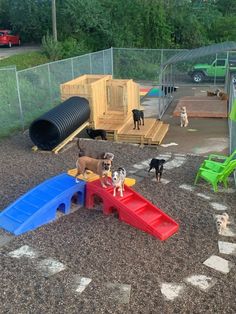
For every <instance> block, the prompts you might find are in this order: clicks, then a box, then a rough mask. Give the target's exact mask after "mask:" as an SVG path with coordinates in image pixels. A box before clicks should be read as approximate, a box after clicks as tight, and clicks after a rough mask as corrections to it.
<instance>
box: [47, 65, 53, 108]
mask: <svg viewBox="0 0 236 314" xmlns="http://www.w3.org/2000/svg"><path fill="white" fill-rule="evenodd" d="M48 86H49V93H50V99H51V103H53V98H52V82H51V72H50V64H49V63H48Z"/></svg>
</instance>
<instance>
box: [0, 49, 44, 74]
mask: <svg viewBox="0 0 236 314" xmlns="http://www.w3.org/2000/svg"><path fill="white" fill-rule="evenodd" d="M47 62H49V59H48V58H47V57H46V56H45V55H44V54H42V52H41V51H34V52H30V53H22V54H18V55H14V56H10V57H8V58H5V59H2V60H0V68H1V67H8V66H12V65H15V66H16V68H17V70H18V71H19V70H24V69H27V68H31V67H34V66H37V65H40V64H44V63H47Z"/></svg>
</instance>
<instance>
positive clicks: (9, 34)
mask: <svg viewBox="0 0 236 314" xmlns="http://www.w3.org/2000/svg"><path fill="white" fill-rule="evenodd" d="M20 44H21V40H20V36H19V35H18V34H16V33H15V32H13V31H11V30H8V29H4V30H2V29H0V46H8V47H9V48H11V47H12V46H13V45H17V46H20Z"/></svg>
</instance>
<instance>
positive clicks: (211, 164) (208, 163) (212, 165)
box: [200, 150, 236, 172]
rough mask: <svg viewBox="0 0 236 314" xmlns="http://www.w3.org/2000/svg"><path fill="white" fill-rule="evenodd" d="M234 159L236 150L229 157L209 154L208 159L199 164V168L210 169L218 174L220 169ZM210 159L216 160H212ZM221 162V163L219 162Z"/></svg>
mask: <svg viewBox="0 0 236 314" xmlns="http://www.w3.org/2000/svg"><path fill="white" fill-rule="evenodd" d="M235 157H236V150H235V151H234V152H233V153H232V154H231V155H229V156H225V155H218V154H211V155H209V156H208V159H205V160H204V161H203V163H202V164H201V166H200V168H205V169H210V170H213V171H216V172H218V171H219V170H220V167H221V166H222V167H225V166H227V165H228V163H229V162H230V161H231V160H233V159H234V158H235ZM212 159H217V160H218V161H216V160H212ZM219 160H221V161H219Z"/></svg>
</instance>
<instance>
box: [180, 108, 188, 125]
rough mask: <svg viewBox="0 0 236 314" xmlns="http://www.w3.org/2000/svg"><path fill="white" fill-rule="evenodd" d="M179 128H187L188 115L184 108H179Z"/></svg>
mask: <svg viewBox="0 0 236 314" xmlns="http://www.w3.org/2000/svg"><path fill="white" fill-rule="evenodd" d="M180 126H181V128H182V127H185V128H186V127H187V126H188V115H187V111H186V107H181V109H180Z"/></svg>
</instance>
